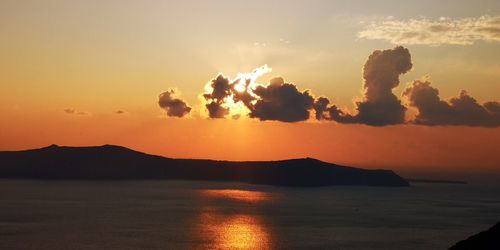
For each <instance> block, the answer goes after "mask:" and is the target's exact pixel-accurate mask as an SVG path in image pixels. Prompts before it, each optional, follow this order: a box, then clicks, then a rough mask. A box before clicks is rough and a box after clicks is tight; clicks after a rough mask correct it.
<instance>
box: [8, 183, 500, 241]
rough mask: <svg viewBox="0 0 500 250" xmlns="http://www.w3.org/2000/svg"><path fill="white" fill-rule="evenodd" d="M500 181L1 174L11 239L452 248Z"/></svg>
mask: <svg viewBox="0 0 500 250" xmlns="http://www.w3.org/2000/svg"><path fill="white" fill-rule="evenodd" d="M498 221H500V188H499V187H492V186H490V187H487V186H475V185H453V184H414V185H413V186H412V187H408V188H380V187H326V188H281V187H272V186H255V185H248V184H241V183H216V182H188V181H111V182H104V181H103V182H90V181H13V180H0V248H1V249H96V248H98V249H144V248H148V249H447V248H448V247H449V246H451V245H453V244H454V243H455V242H456V241H458V240H461V239H464V238H466V237H467V236H469V235H470V234H474V233H477V232H478V231H481V230H484V229H487V228H489V227H490V226H492V225H493V224H494V223H496V222H498Z"/></svg>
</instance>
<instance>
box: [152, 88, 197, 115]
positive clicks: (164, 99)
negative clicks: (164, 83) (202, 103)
mask: <svg viewBox="0 0 500 250" xmlns="http://www.w3.org/2000/svg"><path fill="white" fill-rule="evenodd" d="M158 105H160V107H161V108H162V109H164V110H165V111H167V116H174V117H183V116H185V115H187V114H189V112H190V111H191V108H190V107H189V106H188V105H187V104H186V102H184V101H183V100H181V99H178V98H175V91H174V90H173V89H170V90H167V91H166V92H163V93H161V94H160V96H159V97H158Z"/></svg>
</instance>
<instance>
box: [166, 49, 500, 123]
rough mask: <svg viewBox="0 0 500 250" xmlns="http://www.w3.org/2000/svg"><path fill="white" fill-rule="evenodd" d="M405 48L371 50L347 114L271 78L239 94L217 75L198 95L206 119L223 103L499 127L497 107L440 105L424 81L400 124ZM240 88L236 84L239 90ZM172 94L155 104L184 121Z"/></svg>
mask: <svg viewBox="0 0 500 250" xmlns="http://www.w3.org/2000/svg"><path fill="white" fill-rule="evenodd" d="M412 67H413V65H412V61H411V55H410V52H409V50H408V49H406V48H404V47H401V46H398V47H395V48H394V49H388V50H376V51H374V52H373V53H372V54H371V55H370V56H369V57H368V60H367V61H366V63H365V65H364V67H363V79H364V82H363V91H364V92H363V96H362V99H361V100H360V101H357V102H356V103H355V105H356V110H355V112H354V113H349V112H346V111H344V110H341V109H340V108H339V107H338V106H336V105H334V104H332V103H331V102H330V100H329V99H328V98H326V97H318V98H315V97H314V96H313V95H312V94H311V93H310V92H309V90H305V91H300V90H299V89H298V88H297V86H296V85H294V84H292V83H286V82H285V80H284V79H283V78H281V77H276V78H273V79H271V81H270V83H269V85H267V86H262V85H256V87H255V88H251V87H250V86H249V85H250V80H248V79H247V80H245V82H244V83H245V84H244V85H245V86H244V91H241V89H240V91H238V90H237V88H236V86H237V84H238V83H239V82H240V80H241V79H235V80H233V81H231V80H230V79H229V78H227V77H225V76H224V75H222V74H220V75H218V76H217V77H216V78H214V79H213V80H212V81H211V82H210V87H211V91H210V92H209V93H205V94H203V97H204V99H205V101H206V104H205V108H206V109H207V111H208V114H209V117H210V118H225V117H226V116H227V115H228V114H229V113H230V108H229V107H228V106H227V105H226V101H227V100H228V99H229V98H231V100H232V101H233V102H235V103H237V102H241V103H243V104H244V105H245V106H246V107H247V108H248V110H249V113H248V116H249V117H251V118H256V119H259V120H262V121H264V120H275V121H282V122H298V121H305V120H308V119H309V117H310V115H311V111H312V110H314V112H315V117H316V119H318V120H332V121H336V122H338V123H352V124H354V123H357V124H366V125H371V126H385V125H395V124H403V123H413V124H421V125H465V126H482V127H498V126H500V103H498V102H486V103H484V104H480V103H478V102H477V101H476V100H475V99H474V98H473V97H471V96H470V95H468V94H467V92H466V91H464V90H462V91H461V92H460V95H459V96H457V97H453V98H451V99H450V100H449V101H444V100H442V99H441V98H440V97H439V91H438V89H436V88H433V87H431V86H430V85H431V83H430V82H429V81H427V80H425V81H423V80H416V81H414V82H413V83H412V84H411V86H409V87H408V88H406V89H405V91H404V92H403V97H405V98H407V99H408V102H409V105H410V106H411V107H413V108H415V109H416V110H417V111H418V114H417V115H416V117H415V118H414V119H413V120H410V121H407V120H405V114H406V110H407V107H405V105H403V104H402V103H401V100H400V99H399V98H398V97H397V96H396V95H395V94H394V93H393V92H392V90H393V89H394V88H396V87H397V86H399V84H400V81H399V77H400V76H401V75H402V74H405V73H407V72H408V71H410V70H411V69H412ZM240 87H241V86H240ZM173 94H174V92H173V90H169V91H167V92H165V93H163V94H161V95H160V98H159V99H160V100H159V105H160V107H161V108H163V109H165V110H166V111H167V115H168V116H177V117H183V116H184V115H186V114H188V113H189V112H190V111H191V108H190V107H188V106H187V104H186V102H184V101H182V100H180V99H176V98H173V97H172V96H173Z"/></svg>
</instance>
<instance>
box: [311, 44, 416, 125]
mask: <svg viewBox="0 0 500 250" xmlns="http://www.w3.org/2000/svg"><path fill="white" fill-rule="evenodd" d="M412 66H413V65H412V62H411V55H410V52H409V51H408V49H406V48H403V47H401V46H399V47H396V48H394V49H388V50H376V51H374V52H373V53H372V54H371V55H370V56H369V57H368V60H367V61H366V63H365V65H364V67H363V79H364V83H363V90H364V96H363V100H362V101H359V102H356V106H357V107H356V109H357V113H356V114H349V113H346V112H345V111H342V110H340V109H339V108H338V107H337V106H335V105H332V106H330V107H328V106H327V105H328V103H329V102H327V101H328V100H325V99H324V98H320V99H318V100H316V105H315V110H316V117H317V118H319V119H330V120H335V121H337V122H339V123H361V124H367V125H372V126H384V125H391V124H400V123H404V119H405V112H406V107H405V106H403V105H402V104H401V101H400V100H399V99H398V97H397V96H396V95H394V94H393V93H392V89H394V88H396V87H397V86H398V85H399V76H400V75H401V74H404V73H406V72H408V71H409V70H410V69H411V68H412ZM325 103H326V105H325Z"/></svg>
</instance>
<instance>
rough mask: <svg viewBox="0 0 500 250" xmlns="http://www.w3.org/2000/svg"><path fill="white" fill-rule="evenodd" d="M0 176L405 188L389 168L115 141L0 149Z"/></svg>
mask: <svg viewBox="0 0 500 250" xmlns="http://www.w3.org/2000/svg"><path fill="white" fill-rule="evenodd" d="M0 178H7V179H56V180H57V179H60V180H64V179H71V180H75V179H77V180H78V179H80V180H142V179H167V180H203V181H236V182H246V183H251V184H267V185H276V186H300V187H314V186H329V185H365V186H395V187H399V186H408V185H409V184H408V182H407V181H406V180H405V179H403V178H402V177H400V176H399V175H397V174H396V173H394V172H393V171H392V170H382V169H377V170H368V169H361V168H354V167H348V166H341V165H337V164H332V163H328V162H323V161H320V160H316V159H312V158H302V159H289V160H279V161H216V160H196V159H173V158H166V157H162V156H157V155H150V154H146V153H142V152H138V151H135V150H132V149H129V148H126V147H121V146H115V145H103V146H89V147H67V146H58V145H51V146H48V147H44V148H39V149H30V150H23V151H2V152H0Z"/></svg>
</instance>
